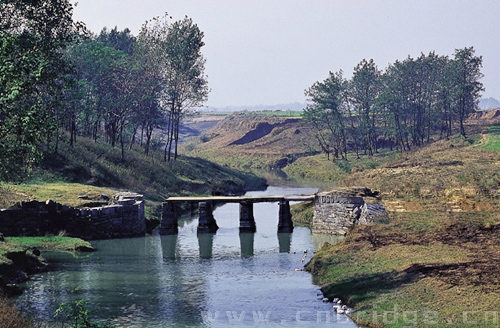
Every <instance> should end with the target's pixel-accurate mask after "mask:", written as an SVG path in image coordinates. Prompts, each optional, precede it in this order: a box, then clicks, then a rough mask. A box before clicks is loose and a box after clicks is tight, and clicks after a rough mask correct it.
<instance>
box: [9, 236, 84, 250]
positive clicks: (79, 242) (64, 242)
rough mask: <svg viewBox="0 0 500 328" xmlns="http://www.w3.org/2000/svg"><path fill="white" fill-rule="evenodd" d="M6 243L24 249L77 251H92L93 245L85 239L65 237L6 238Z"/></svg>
mask: <svg viewBox="0 0 500 328" xmlns="http://www.w3.org/2000/svg"><path fill="white" fill-rule="evenodd" d="M5 241H6V242H7V243H9V244H10V245H12V246H14V247H21V248H24V249H32V248H38V249H50V250H65V251H76V250H78V249H81V248H87V249H92V245H91V244H90V243H89V242H88V241H85V240H83V239H80V238H72V237H65V236H43V237H5Z"/></svg>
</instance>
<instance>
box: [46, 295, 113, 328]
mask: <svg viewBox="0 0 500 328" xmlns="http://www.w3.org/2000/svg"><path fill="white" fill-rule="evenodd" d="M76 291H78V288H77V289H75V292H76ZM54 317H55V318H57V319H59V320H60V322H61V325H62V326H63V327H65V326H66V325H65V324H66V323H67V324H68V327H72V328H108V327H112V325H109V324H105V323H95V322H92V321H91V319H90V311H89V310H88V309H87V307H86V302H85V300H83V299H79V300H75V301H72V302H71V303H69V304H64V303H62V304H60V305H59V307H58V308H57V310H56V311H55V313H54Z"/></svg>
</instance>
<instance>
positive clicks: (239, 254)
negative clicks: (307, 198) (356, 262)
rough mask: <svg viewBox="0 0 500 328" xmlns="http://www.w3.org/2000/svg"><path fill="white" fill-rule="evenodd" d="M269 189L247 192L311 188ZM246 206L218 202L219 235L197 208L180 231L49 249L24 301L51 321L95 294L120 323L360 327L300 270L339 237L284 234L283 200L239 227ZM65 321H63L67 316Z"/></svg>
mask: <svg viewBox="0 0 500 328" xmlns="http://www.w3.org/2000/svg"><path fill="white" fill-rule="evenodd" d="M315 191H316V189H312V188H293V187H269V188H268V189H267V190H266V191H259V192H249V193H247V194H248V195H262V194H267V195H298V194H311V193H313V192H315ZM238 206H239V205H238V204H225V205H222V206H220V207H217V208H216V209H215V210H214V217H215V219H216V221H217V224H218V225H219V230H218V231H217V233H216V234H205V235H197V233H196V228H197V224H198V220H197V217H196V215H193V216H186V217H183V218H181V219H180V220H179V234H178V235H176V236H159V235H158V234H153V235H148V236H145V237H143V238H131V239H117V240H116V239H115V240H99V241H92V245H93V246H94V247H95V248H96V252H94V253H90V254H74V253H70V252H44V253H43V256H44V257H45V258H47V259H48V261H49V262H50V263H51V266H52V270H51V271H49V272H45V273H42V274H37V275H35V276H33V277H32V279H31V280H30V281H29V282H28V283H27V284H26V291H25V292H24V293H23V295H21V296H20V297H19V298H18V300H17V303H18V306H19V308H21V309H22V310H23V311H26V312H28V313H30V314H31V315H33V316H34V317H36V318H37V319H38V320H40V321H41V322H44V323H49V324H50V323H52V322H54V320H57V318H56V319H54V313H55V311H56V309H57V308H58V306H59V305H60V304H70V303H72V302H75V301H77V300H80V299H84V300H85V301H86V305H85V307H86V308H87V309H88V310H89V311H90V317H91V319H92V320H94V321H98V322H106V323H108V324H111V325H113V326H116V327H225V326H226V327H229V326H233V325H236V324H238V325H240V326H259V325H266V327H273V326H277V327H288V326H304V325H305V326H315V327H316V326H317V327H322V326H324V327H327V326H328V327H356V325H355V324H354V323H353V322H352V321H351V320H350V319H349V318H348V317H347V316H345V315H337V314H336V313H335V312H333V310H332V303H324V302H322V301H321V297H322V296H321V295H320V294H319V287H318V286H316V285H314V284H313V282H312V276H311V274H309V273H308V272H305V271H299V270H300V269H301V268H302V267H303V265H304V263H303V262H302V261H301V259H302V257H303V255H304V251H305V250H307V253H306V256H307V258H306V261H305V263H306V262H307V261H308V260H309V259H310V257H311V256H312V254H313V252H314V251H316V250H317V249H318V248H319V247H320V246H321V245H322V244H323V243H324V242H325V241H328V242H331V243H334V242H336V240H337V239H335V237H332V236H324V235H313V234H311V231H310V229H308V228H303V227H295V229H294V231H293V233H291V234H278V233H277V224H278V205H277V203H258V204H255V205H254V217H255V222H256V226H257V232H256V233H254V234H253V233H249V234H240V233H239V219H238V215H239V207H238ZM59 326H60V324H59Z"/></svg>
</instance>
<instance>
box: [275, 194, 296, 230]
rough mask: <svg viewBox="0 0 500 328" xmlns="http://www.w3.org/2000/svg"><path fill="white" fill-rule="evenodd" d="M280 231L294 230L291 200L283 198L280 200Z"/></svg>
mask: <svg viewBox="0 0 500 328" xmlns="http://www.w3.org/2000/svg"><path fill="white" fill-rule="evenodd" d="M279 207H280V210H279V220H278V233H282V232H293V222H292V214H291V213H290V202H289V201H288V200H285V199H282V200H280V201H279Z"/></svg>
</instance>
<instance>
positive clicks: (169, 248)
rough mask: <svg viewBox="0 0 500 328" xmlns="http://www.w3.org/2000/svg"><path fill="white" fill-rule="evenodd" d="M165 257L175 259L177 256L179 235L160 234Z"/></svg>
mask: <svg viewBox="0 0 500 328" xmlns="http://www.w3.org/2000/svg"><path fill="white" fill-rule="evenodd" d="M160 239H161V247H162V253H163V258H167V259H175V258H176V257H177V242H178V240H179V236H178V235H164V236H160Z"/></svg>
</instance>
